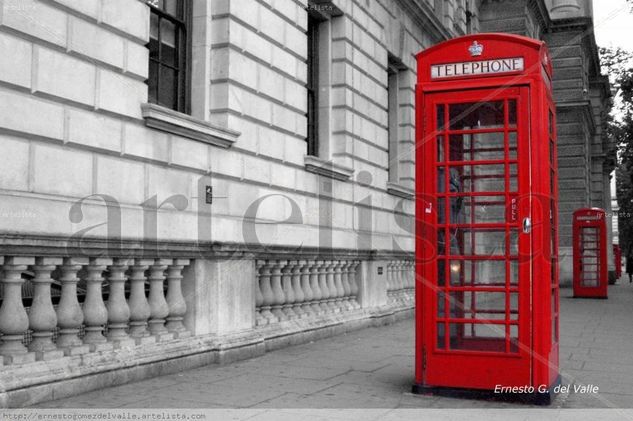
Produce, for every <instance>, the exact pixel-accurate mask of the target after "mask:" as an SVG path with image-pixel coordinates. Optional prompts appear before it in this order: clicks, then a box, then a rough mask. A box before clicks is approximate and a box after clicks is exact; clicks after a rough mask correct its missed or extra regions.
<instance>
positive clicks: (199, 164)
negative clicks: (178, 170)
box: [171, 135, 210, 171]
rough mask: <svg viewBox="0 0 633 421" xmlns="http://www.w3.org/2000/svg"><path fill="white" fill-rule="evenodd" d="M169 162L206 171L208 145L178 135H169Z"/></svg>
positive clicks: (207, 165)
mask: <svg viewBox="0 0 633 421" xmlns="http://www.w3.org/2000/svg"><path fill="white" fill-rule="evenodd" d="M171 162H172V163H174V164H177V165H182V166H183V167H189V168H196V169H199V170H203V171H207V170H208V169H209V168H210V165H209V146H208V145H206V144H204V143H202V142H197V141H194V140H190V139H186V138H184V137H180V136H175V135H174V136H172V137H171Z"/></svg>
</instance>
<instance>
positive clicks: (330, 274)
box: [325, 260, 339, 313]
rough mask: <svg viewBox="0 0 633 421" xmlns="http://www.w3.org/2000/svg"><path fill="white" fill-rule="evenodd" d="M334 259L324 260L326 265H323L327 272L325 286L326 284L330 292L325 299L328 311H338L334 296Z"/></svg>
mask: <svg viewBox="0 0 633 421" xmlns="http://www.w3.org/2000/svg"><path fill="white" fill-rule="evenodd" d="M335 264H336V263H335V261H332V260H328V261H327V262H326V266H325V270H326V273H327V278H326V279H327V286H328V291H329V293H330V295H329V297H328V300H327V306H328V307H329V308H330V311H331V312H332V313H338V312H339V309H338V308H337V307H336V296H337V294H338V291H337V290H336V282H334V266H335Z"/></svg>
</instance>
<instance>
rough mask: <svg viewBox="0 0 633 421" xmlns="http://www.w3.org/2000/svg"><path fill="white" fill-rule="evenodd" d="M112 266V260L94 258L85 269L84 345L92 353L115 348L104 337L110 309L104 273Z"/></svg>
mask: <svg viewBox="0 0 633 421" xmlns="http://www.w3.org/2000/svg"><path fill="white" fill-rule="evenodd" d="M111 264H112V259H106V258H98V257H92V258H90V260H89V261H88V265H87V266H85V267H84V269H85V271H86V273H87V276H86V299H85V300H84V305H83V310H84V324H85V328H84V331H85V332H86V333H85V335H84V343H85V344H87V345H89V346H90V351H92V352H94V351H103V350H110V349H112V348H113V346H112V344H111V343H107V341H106V337H105V336H103V329H104V326H105V324H106V323H107V322H108V309H107V308H106V306H105V303H104V302H103V291H102V284H103V276H102V275H103V271H104V270H105V269H106V267H107V266H109V265H111Z"/></svg>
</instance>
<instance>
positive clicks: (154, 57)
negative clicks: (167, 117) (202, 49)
mask: <svg viewBox="0 0 633 421" xmlns="http://www.w3.org/2000/svg"><path fill="white" fill-rule="evenodd" d="M147 3H148V4H149V6H150V39H149V44H148V48H149V78H148V80H147V85H148V87H149V93H148V97H149V102H151V103H154V104H158V105H162V106H164V107H167V108H170V109H172V110H175V111H180V112H183V113H189V111H190V110H189V93H188V88H187V86H188V66H187V61H188V58H189V54H188V51H187V50H188V48H189V40H188V37H189V32H188V29H189V28H188V23H189V21H190V19H189V14H190V11H189V5H190V2H189V1H186V0H147Z"/></svg>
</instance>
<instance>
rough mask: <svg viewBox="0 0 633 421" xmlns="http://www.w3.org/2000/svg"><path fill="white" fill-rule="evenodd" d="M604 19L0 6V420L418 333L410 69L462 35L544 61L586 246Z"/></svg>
mask: <svg viewBox="0 0 633 421" xmlns="http://www.w3.org/2000/svg"><path fill="white" fill-rule="evenodd" d="M500 3H503V7H499V4H500ZM563 3H564V4H563ZM588 4H589V3H586V4H579V3H577V2H574V1H571V0H568V1H559V2H556V1H555V2H554V4H553V5H552V4H549V3H548V2H546V1H545V2H544V1H542V0H529V1H528V0H508V1H491V0H481V1H465V0H318V1H317V0H315V1H311V0H310V1H309V0H193V1H192V2H182V1H176V0H149V1H141V0H0V5H1V9H0V52H2V54H3V56H4V57H10V58H11V59H10V60H2V61H1V62H0V107H1V112H0V150H2V155H3V157H4V158H5V159H3V160H2V176H0V194H1V195H2V204H3V214H2V216H3V217H2V218H0V232H1V233H2V234H1V235H0V245H1V247H2V250H1V253H0V255H1V256H3V257H2V262H1V263H2V269H3V272H2V277H1V278H0V283H1V284H2V286H3V295H2V305H1V306H0V333H1V334H2V336H1V337H0V340H2V343H1V344H0V355H1V357H0V363H2V364H3V370H2V371H1V373H0V405H6V406H18V405H27V404H29V403H34V402H38V401H43V400H48V399H53V398H58V397H63V396H68V395H70V394H73V393H76V392H77V391H79V390H81V391H86V390H90V389H95V388H99V387H104V386H107V385H112V384H118V383H122V382H127V381H133V380H136V379H140V378H144V377H147V376H152V375H156V374H160V373H167V372H173V371H177V370H180V369H182V368H183V367H193V366H197V365H202V364H209V363H214V362H225V361H230V360H232V359H236V358H247V357H249V356H254V355H259V354H261V353H263V352H265V351H267V350H272V349H275V348H278V347H280V346H284V345H287V344H291V343H300V342H305V341H308V340H311V339H313V338H318V337H323V336H326V335H332V334H336V333H340V332H344V331H346V330H349V329H355V328H360V327H363V326H368V325H372V324H376V323H388V322H390V321H393V320H394V319H396V318H400V317H407V316H409V315H410V314H411V309H412V304H413V287H414V277H413V244H414V242H413V238H412V232H413V209H414V208H413V204H414V202H413V198H414V193H413V188H414V181H415V180H414V167H415V162H414V158H413V157H414V154H413V150H414V130H415V127H414V103H415V100H414V97H415V95H414V81H415V76H416V66H415V59H414V55H415V54H416V53H417V52H419V51H420V50H422V49H424V48H426V47H428V46H430V45H433V44H435V43H437V42H440V41H442V40H445V39H448V38H451V37H455V36H459V35H462V34H465V33H473V32H474V33H476V32H480V31H504V32H515V33H523V34H527V35H530V36H533V37H537V38H543V39H545V40H547V41H548V42H549V43H550V45H551V48H552V50H553V57H554V61H555V68H556V70H555V75H556V76H555V77H556V79H555V90H556V97H557V100H558V118H559V127H558V131H559V139H560V146H559V156H560V162H559V164H560V167H561V174H560V179H561V180H560V183H561V185H560V190H561V207H560V208H561V209H560V211H561V216H560V220H561V226H562V228H563V231H562V235H561V246H564V247H568V246H570V243H569V234H568V233H569V226H568V225H565V224H566V223H567V222H566V221H568V220H570V214H571V212H572V210H573V209H574V208H575V207H578V206H580V205H588V204H592V205H597V206H601V207H605V208H606V207H608V206H609V203H610V201H609V200H608V199H609V191H608V189H604V191H602V190H601V189H602V186H603V185H604V186H608V174H609V173H610V169H611V167H612V151H613V147H612V145H611V144H610V143H609V140H608V139H606V138H604V137H603V135H602V133H603V132H602V130H601V122H602V118H603V115H602V113H603V109H604V104H605V101H606V100H607V97H608V89H607V87H608V85H607V84H606V80H605V79H604V78H602V77H601V76H600V74H599V70H598V69H599V67H598V66H597V64H598V61H597V54H596V49H595V41H594V40H593V36H592V35H591V33H590V32H589V31H588V29H589V28H590V27H591V10H590V8H589V6H588ZM557 13H558V15H557ZM161 81H162V82H161ZM564 264H565V262H564V261H563V265H564ZM561 271H562V272H564V270H563V268H561Z"/></svg>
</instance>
